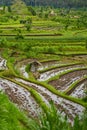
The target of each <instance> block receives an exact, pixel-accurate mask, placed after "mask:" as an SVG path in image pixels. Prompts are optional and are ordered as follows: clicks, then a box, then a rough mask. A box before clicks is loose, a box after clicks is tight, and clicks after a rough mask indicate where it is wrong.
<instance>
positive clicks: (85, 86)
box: [71, 80, 87, 98]
mask: <svg viewBox="0 0 87 130" xmlns="http://www.w3.org/2000/svg"><path fill="white" fill-rule="evenodd" d="M85 90H87V80H86V81H84V82H83V83H81V84H80V85H78V86H77V87H76V89H75V90H74V91H73V92H72V93H71V96H73V97H76V98H84V97H85V96H86V95H85V93H84V92H85Z"/></svg>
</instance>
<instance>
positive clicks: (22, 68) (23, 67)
mask: <svg viewBox="0 0 87 130" xmlns="http://www.w3.org/2000/svg"><path fill="white" fill-rule="evenodd" d="M25 68H26V65H23V66H21V67H20V72H21V73H22V75H23V76H24V77H26V78H28V77H29V75H28V73H27V72H26V71H25Z"/></svg>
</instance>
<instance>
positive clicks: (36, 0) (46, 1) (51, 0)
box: [0, 0, 87, 8]
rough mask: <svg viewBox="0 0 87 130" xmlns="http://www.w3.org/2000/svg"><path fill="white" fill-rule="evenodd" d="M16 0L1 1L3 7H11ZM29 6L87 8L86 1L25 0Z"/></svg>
mask: <svg viewBox="0 0 87 130" xmlns="http://www.w3.org/2000/svg"><path fill="white" fill-rule="evenodd" d="M13 1H14V0H5V1H3V0H0V4H1V5H10V4H12V3H13ZM23 1H24V2H25V3H26V4H27V5H32V6H35V5H36V6H53V7H69V8H74V7H75V8H82V7H87V1H86V0H72V1H71V0H43V1H41V0H23Z"/></svg>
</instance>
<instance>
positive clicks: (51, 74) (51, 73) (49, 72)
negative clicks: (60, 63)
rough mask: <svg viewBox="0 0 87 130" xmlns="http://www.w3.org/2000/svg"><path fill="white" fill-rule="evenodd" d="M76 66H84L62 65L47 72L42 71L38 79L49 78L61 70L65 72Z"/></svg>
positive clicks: (76, 66)
mask: <svg viewBox="0 0 87 130" xmlns="http://www.w3.org/2000/svg"><path fill="white" fill-rule="evenodd" d="M76 68H84V65H74V66H68V67H62V68H57V69H54V70H51V71H47V72H44V73H42V74H41V75H40V78H39V79H38V80H39V81H45V80H48V79H49V78H52V77H54V76H56V75H58V74H61V73H62V72H66V71H68V70H72V69H76Z"/></svg>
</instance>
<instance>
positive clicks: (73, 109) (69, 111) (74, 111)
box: [16, 79, 84, 122]
mask: <svg viewBox="0 0 87 130" xmlns="http://www.w3.org/2000/svg"><path fill="white" fill-rule="evenodd" d="M16 80H18V81H20V82H22V83H24V84H26V85H29V86H31V87H33V88H34V89H36V90H37V91H38V92H39V93H40V94H41V95H42V96H44V98H45V99H46V103H47V101H51V100H53V102H54V104H55V105H56V106H57V108H58V111H59V112H60V113H62V114H63V115H65V114H66V115H68V118H69V121H70V122H72V121H73V119H74V117H75V116H76V115H79V116H80V115H81V113H82V111H83V110H84V108H83V107H82V106H81V105H78V104H76V103H73V102H71V101H68V100H66V99H63V98H61V97H59V96H56V95H55V94H53V93H52V92H50V91H49V90H48V89H46V88H44V87H42V86H40V85H36V84H34V83H30V82H27V81H24V80H22V79H16ZM44 101H45V100H44Z"/></svg>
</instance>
